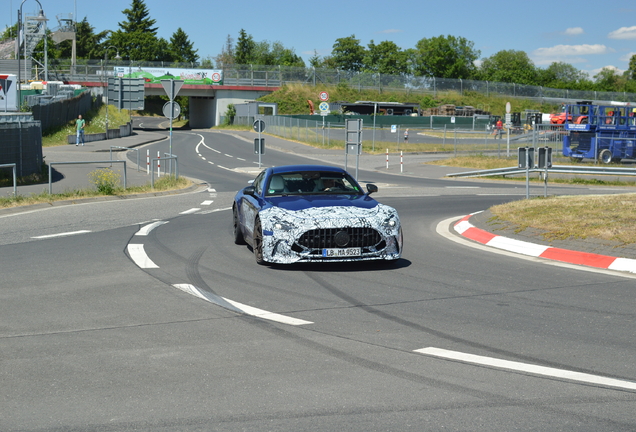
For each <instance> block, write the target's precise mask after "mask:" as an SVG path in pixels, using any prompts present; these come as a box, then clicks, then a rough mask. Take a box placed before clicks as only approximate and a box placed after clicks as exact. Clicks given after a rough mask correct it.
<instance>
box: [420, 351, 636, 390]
mask: <svg viewBox="0 0 636 432" xmlns="http://www.w3.org/2000/svg"><path fill="white" fill-rule="evenodd" d="M415 352H417V353H420V354H425V355H430V356H434V357H441V358H446V359H450V360H458V361H462V362H466V363H473V364H478V365H484V366H492V367H496V368H501V369H508V370H513V371H519V372H527V373H531V374H535V375H544V376H549V377H554V378H561V379H567V380H572V381H579V382H585V383H589V384H597V385H602V386H608V387H617V388H624V389H628V390H636V382H631V381H623V380H618V379H614V378H606V377H602V376H598V375H591V374H586V373H581V372H574V371H568V370H565V369H556V368H550V367H545V366H537V365H532V364H528V363H520V362H515V361H509V360H500V359H496V358H493V357H484V356H478V355H474V354H466V353H462V352H459V351H449V350H445V349H441V348H435V347H428V348H422V349H418V350H415Z"/></svg>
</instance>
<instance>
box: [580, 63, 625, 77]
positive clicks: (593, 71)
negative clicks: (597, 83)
mask: <svg viewBox="0 0 636 432" xmlns="http://www.w3.org/2000/svg"><path fill="white" fill-rule="evenodd" d="M603 69H609V70H613V71H614V72H616V73H617V74H618V75H622V74H623V72H625V71H624V70H622V69H619V68H617V67H616V66H612V65H607V66H603V67H601V68H598V69H592V70H590V71H588V73H589V74H590V76H591V77H593V76H595V75H598V73H599V72H601V71H602V70H603Z"/></svg>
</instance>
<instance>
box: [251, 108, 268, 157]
mask: <svg viewBox="0 0 636 432" xmlns="http://www.w3.org/2000/svg"><path fill="white" fill-rule="evenodd" d="M252 126H253V127H254V130H255V131H256V132H258V138H254V153H257V154H258V167H259V168H260V167H261V156H262V155H264V154H265V138H261V132H264V131H265V122H264V121H263V120H261V119H256V120H254V124H253V125H252Z"/></svg>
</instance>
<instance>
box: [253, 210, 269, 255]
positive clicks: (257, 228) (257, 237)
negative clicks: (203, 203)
mask: <svg viewBox="0 0 636 432" xmlns="http://www.w3.org/2000/svg"><path fill="white" fill-rule="evenodd" d="M253 237H254V244H253V246H252V249H254V258H255V259H256V263H257V264H260V265H264V264H267V262H266V261H265V260H264V259H263V228H262V227H261V220H260V219H256V222H254V234H253Z"/></svg>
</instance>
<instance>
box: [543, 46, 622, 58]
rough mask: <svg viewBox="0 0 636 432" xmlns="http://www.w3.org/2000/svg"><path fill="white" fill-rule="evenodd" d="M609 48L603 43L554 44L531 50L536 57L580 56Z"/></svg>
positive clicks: (604, 51)
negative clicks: (549, 46)
mask: <svg viewBox="0 0 636 432" xmlns="http://www.w3.org/2000/svg"><path fill="white" fill-rule="evenodd" d="M608 52H610V49H609V48H607V47H606V46H605V45H600V44H596V45H555V46H553V47H551V48H538V49H536V50H534V51H533V53H532V54H533V55H535V56H537V57H563V56H582V55H592V54H606V53H608Z"/></svg>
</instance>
